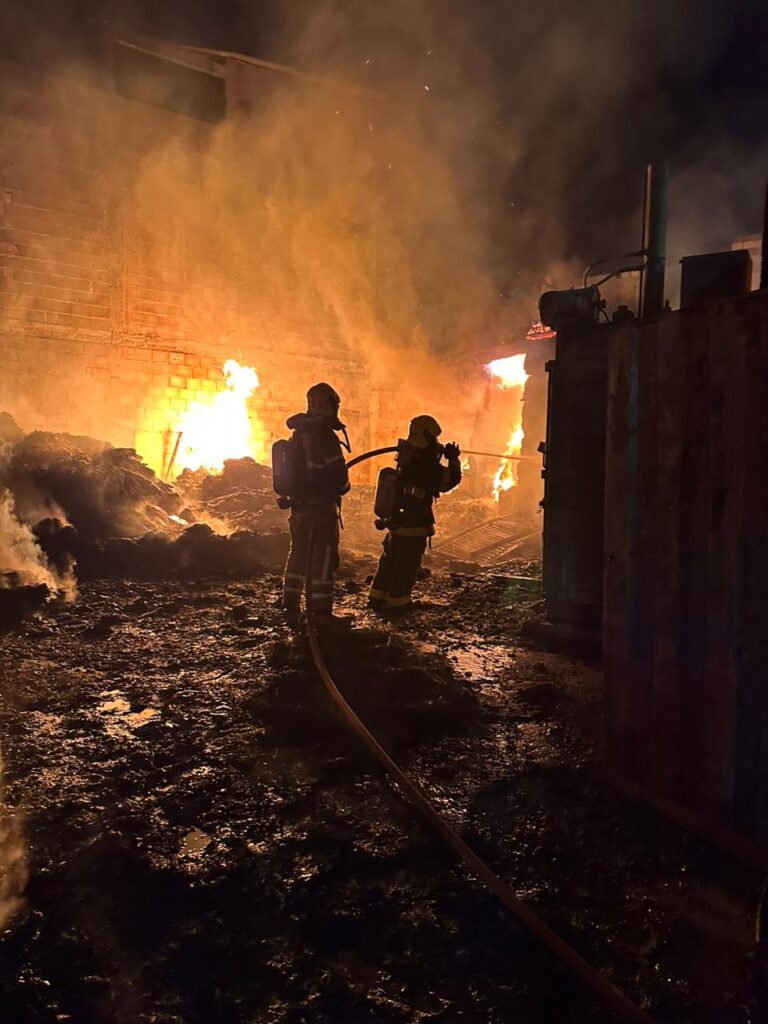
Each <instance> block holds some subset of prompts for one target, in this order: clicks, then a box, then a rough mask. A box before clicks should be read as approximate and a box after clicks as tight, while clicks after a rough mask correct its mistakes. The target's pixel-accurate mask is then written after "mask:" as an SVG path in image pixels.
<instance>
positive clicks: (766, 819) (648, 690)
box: [604, 294, 768, 841]
mask: <svg viewBox="0 0 768 1024" xmlns="http://www.w3.org/2000/svg"><path fill="white" fill-rule="evenodd" d="M767 325H768V295H765V294H763V295H752V296H747V297H744V298H742V299H734V300H729V301H727V302H721V303H717V304H713V305H711V306H709V307H704V308H698V309H695V310H689V311H684V312H682V313H676V314H667V315H665V316H664V317H661V318H659V320H658V321H657V322H656V323H655V324H647V325H643V326H634V325H632V326H628V327H626V328H624V329H623V330H622V331H621V332H619V333H618V334H617V335H615V337H614V339H613V343H612V346H611V361H610V368H609V375H608V427H607V441H606V474H605V486H606V505H605V511H606V521H605V553H606V560H605V598H606V603H605V618H604V660H605V669H606V682H607V693H608V743H607V756H608V761H609V765H610V767H611V768H612V769H613V771H614V772H616V773H617V774H618V775H619V776H620V777H621V779H623V780H624V781H625V782H626V783H628V784H629V785H630V786H633V787H634V788H635V789H636V790H637V791H643V792H644V793H645V794H646V795H647V796H648V798H649V799H652V800H654V801H655V802H656V803H658V804H659V806H662V805H663V806H665V807H676V808H678V809H679V810H680V811H681V813H686V814H688V815H693V816H694V818H695V819H696V820H698V821H699V822H700V823H701V825H702V831H707V832H708V833H709V834H725V833H730V834H736V833H738V834H739V835H741V836H743V837H747V838H749V839H750V840H753V841H763V840H765V839H766V838H768V807H767V806H766V804H767V803H768V601H767V600H766V589H768V326H767Z"/></svg>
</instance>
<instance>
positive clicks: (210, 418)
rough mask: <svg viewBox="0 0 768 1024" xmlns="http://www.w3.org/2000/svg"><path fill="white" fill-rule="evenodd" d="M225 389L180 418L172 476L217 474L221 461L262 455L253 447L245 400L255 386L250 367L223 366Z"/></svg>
mask: <svg viewBox="0 0 768 1024" xmlns="http://www.w3.org/2000/svg"><path fill="white" fill-rule="evenodd" d="M223 369H224V379H225V382H226V388H225V390H224V391H220V392H219V393H218V394H216V395H215V396H214V397H213V399H212V401H211V402H210V403H206V404H203V403H201V402H194V403H193V404H192V405H191V406H190V407H189V409H188V410H187V412H185V413H184V415H183V416H182V417H181V418H180V420H179V424H178V428H177V429H178V431H179V433H180V434H181V440H180V444H179V450H178V453H177V455H176V460H175V463H174V474H178V473H180V472H181V471H182V470H183V469H191V470H195V469H207V470H209V471H212V472H218V471H220V470H222V469H223V468H224V460H225V459H242V458H244V457H245V456H250V457H251V458H254V459H258V458H259V457H260V456H261V457H262V458H263V455H264V453H263V452H261V451H260V450H259V451H257V450H256V447H258V448H259V449H260V448H261V447H262V446H261V445H259V446H256V445H254V443H253V437H252V429H251V419H250V416H249V415H248V399H249V398H250V397H251V395H252V394H253V392H254V391H255V390H256V388H257V387H258V386H259V377H258V374H257V373H256V371H255V370H254V368H253V367H252V366H241V365H240V364H239V363H238V362H237V360H235V359H228V360H227V361H226V362H225V363H224V367H223Z"/></svg>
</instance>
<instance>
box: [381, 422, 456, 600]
mask: <svg viewBox="0 0 768 1024" xmlns="http://www.w3.org/2000/svg"><path fill="white" fill-rule="evenodd" d="M441 433H442V430H441V427H440V424H439V423H438V422H437V420H436V419H435V418H434V417H433V416H417V417H416V418H415V419H413V420H411V424H410V427H409V430H408V437H407V439H406V440H402V439H401V440H400V441H398V444H397V455H396V456H395V463H396V466H397V468H396V469H383V470H382V471H381V473H380V475H379V489H378V492H377V498H376V514H377V516H378V519H377V523H376V525H377V527H379V528H380V529H384V528H386V529H387V530H388V532H387V536H386V539H385V540H384V553H383V554H382V556H381V558H380V560H379V568H378V571H377V572H376V575H375V577H374V579H373V583H372V584H371V589H370V593H369V595H368V601H369V604H370V605H372V606H373V607H374V608H379V609H389V610H392V611H404V610H407V609H408V608H409V607H410V606H411V604H412V601H411V592H412V590H413V587H414V584H415V583H416V578H417V575H418V572H419V569H420V568H421V560H422V558H423V556H424V552H425V550H426V547H427V541H428V539H429V538H430V537H431V536H432V535H433V534H434V532H435V516H434V513H433V511H432V505H433V503H434V501H435V499H436V498H439V497H440V495H441V494H444V493H445V492H446V491H451V490H453V488H454V487H456V486H457V485H458V484H459V483H460V482H461V452H460V450H459V446H458V445H457V444H446V445H445V446H443V445H441V444H439V443H438V440H437V439H438V437H439V436H440V434H441ZM443 458H445V459H446V460H447V465H445V464H444V463H443V462H442V459H443Z"/></svg>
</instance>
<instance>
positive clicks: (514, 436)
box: [487, 352, 529, 501]
mask: <svg viewBox="0 0 768 1024" xmlns="http://www.w3.org/2000/svg"><path fill="white" fill-rule="evenodd" d="M487 369H488V372H489V373H490V374H491V376H492V377H495V378H496V381H497V383H498V385H499V387H500V388H501V389H502V390H503V391H508V390H511V389H513V388H514V389H516V391H517V404H516V413H515V419H514V422H513V424H512V433H511V434H510V436H509V440H508V441H507V447H506V448H505V449H504V454H505V455H519V454H520V452H521V450H522V447H523V438H524V436H525V435H524V434H523V393H524V390H525V382H526V381H527V380H528V376H529V375H528V374H527V373H526V372H525V353H524V352H523V353H521V354H520V355H516V356H506V357H505V358H503V359H494V360H493V361H492V362H490V363H488V366H487ZM517 470H518V467H517V463H516V462H512V461H511V460H510V459H503V460H502V462H501V465H500V466H499V468H498V469H497V470H496V475H495V476H494V478H493V497H494V501H498V500H499V496H500V494H501V492H502V491H508V490H509V489H510V488H511V487H514V486H515V485H516V484H517Z"/></svg>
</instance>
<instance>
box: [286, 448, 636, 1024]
mask: <svg viewBox="0 0 768 1024" xmlns="http://www.w3.org/2000/svg"><path fill="white" fill-rule="evenodd" d="M380 451H386V449H380V450H379V451H376V452H366V453H365V455H359V456H357V458H356V459H352V460H350V462H348V463H347V465H348V466H351V465H353V464H354V463H356V462H361V461H362V460H363V459H364V458H366V457H368V458H370V457H371V456H373V455H376V454H379V453H380ZM314 544H315V527H314V524H313V526H312V529H311V532H310V537H309V550H308V556H307V575H306V584H307V593H306V604H307V615H306V621H307V638H308V640H309V649H310V651H311V653H312V658H313V660H314V662H315V667H316V668H317V671H318V672H319V674H320V678H321V679H322V681H323V684H324V685H325V688H326V690H327V691H328V693H329V695H330V697H331V700H332V701H333V702H334V704H335V705H336V707H337V708H338V709H339V711H340V712H341V714H342V716H343V717H344V719H345V720H346V722H347V723H348V725H350V726H351V727H352V729H353V730H354V731H355V732H356V733H357V735H358V737H359V738H360V739H361V740H362V741H363V743H364V744H365V745H366V747H367V748H368V749H369V750H370V752H371V753H372V754H373V756H374V757H375V758H376V760H377V761H378V762H379V763H380V764H381V765H383V767H384V768H385V770H386V771H387V772H388V773H389V775H390V777H391V778H392V779H393V780H394V781H395V782H396V783H397V785H398V787H399V788H400V790H401V791H402V793H403V794H404V795H405V797H406V798H407V799H408V800H409V801H410V803H411V804H412V805H413V806H414V807H415V808H416V810H417V811H418V812H419V814H421V816H422V817H423V818H424V820H425V821H426V822H427V823H428V824H429V825H431V826H432V828H433V829H434V830H435V832H437V834H438V835H439V836H440V838H441V839H443V840H444V841H445V842H446V843H447V844H448V846H450V847H451V849H452V850H453V851H454V852H455V853H456V854H457V855H458V857H459V858H460V859H461V860H462V861H463V862H464V864H466V866H467V867H468V868H469V870H470V871H471V872H472V873H473V874H474V875H475V876H476V877H477V878H479V879H480V881H481V882H484V883H485V885H487V886H488V888H489V889H490V890H491V892H492V893H493V894H494V895H495V896H496V897H497V898H498V899H499V900H500V901H501V903H503V905H504V906H505V907H506V908H507V910H509V911H510V912H511V913H512V914H513V915H514V916H515V917H516V918H517V920H518V921H520V923H521V924H523V925H524V926H525V927H526V928H527V929H528V930H529V931H530V932H532V933H533V934H534V935H535V936H536V937H537V938H538V939H539V940H540V941H541V942H542V943H543V944H544V945H545V946H546V947H547V949H549V950H550V952H552V953H554V954H555V956H556V957H557V958H558V960H560V962H561V963H563V964H564V965H565V966H566V967H567V968H568V969H569V970H570V971H571V972H572V973H573V974H575V975H576V977H578V978H579V979H580V980H581V981H582V982H583V983H584V984H585V985H586V986H587V987H588V988H590V989H591V990H592V992H593V993H594V994H595V995H596V996H597V997H598V999H600V1001H601V1002H602V1003H603V1004H604V1005H605V1006H606V1007H609V1008H610V1009H611V1010H613V1012H614V1013H616V1014H617V1015H618V1016H619V1017H620V1018H621V1019H622V1020H624V1021H630V1022H632V1024H653V1021H652V1018H651V1017H649V1016H648V1015H647V1014H646V1013H645V1012H644V1011H643V1010H641V1009H640V1008H639V1007H638V1006H636V1005H635V1004H634V1003H633V1002H632V1001H631V1000H630V999H629V998H628V997H627V996H625V995H624V993H623V992H622V991H621V990H620V989H618V988H617V987H616V986H615V985H614V984H612V982H610V981H609V980H608V978H606V977H605V975H603V974H601V973H600V972H599V971H597V970H596V969H595V968H594V967H592V966H591V964H589V963H587V961H586V960H585V959H584V958H583V957H582V956H580V954H579V953H577V952H576V950H575V949H573V948H572V947H571V946H569V945H568V943H567V942H565V941H564V940H563V939H561V938H560V936H559V935H558V934H557V933H556V932H554V931H553V930H552V929H551V928H550V927H549V925H547V924H546V923H545V922H544V921H542V919H541V918H540V917H539V916H538V914H536V913H535V912H534V911H533V910H531V909H530V907H528V906H526V904H525V903H523V902H522V901H521V900H520V899H518V897H517V896H516V895H515V894H514V893H513V892H512V890H511V889H510V888H509V886H508V885H506V884H505V883H504V882H502V880H501V879H500V878H498V877H497V876H496V875H495V874H494V873H493V871H491V869H490V868H489V867H488V865H487V864H486V863H485V862H484V861H482V860H481V859H480V858H479V857H478V856H477V854H476V853H475V852H474V851H473V850H472V849H470V847H469V846H467V844H466V843H465V842H464V840H463V839H462V838H461V837H460V836H459V835H457V834H456V832H454V830H453V829H452V828H451V827H450V825H448V823H447V822H446V821H444V820H443V818H442V817H441V816H440V815H439V814H438V813H437V811H436V810H435V809H434V807H433V806H432V804H431V803H430V802H429V800H427V798H426V797H425V796H424V794H423V793H422V792H421V790H420V789H419V788H418V787H417V786H416V785H415V784H414V783H413V782H411V780H410V779H409V778H408V776H407V775H405V773H404V772H403V771H402V770H401V769H400V768H399V767H398V766H397V764H395V762H394V761H393V760H392V758H391V757H390V756H389V754H388V753H387V752H386V750H385V749H384V748H383V747H382V746H381V744H380V743H379V742H378V740H377V739H376V737H375V736H374V735H373V734H372V733H371V732H369V730H368V728H367V727H366V726H365V724H364V723H363V722H362V720H361V719H360V718H358V716H357V715H356V714H355V712H354V711H353V710H352V708H351V707H350V706H349V704H348V703H347V701H346V700H345V699H344V697H343V696H342V694H341V691H340V690H339V689H338V687H337V686H336V684H335V682H334V681H333V677H332V676H331V673H330V672H329V670H328V666H327V665H326V663H325V659H324V658H323V653H322V651H321V649H320V641H319V639H318V635H317V628H316V624H315V618H314V612H313V609H312V558H313V553H314Z"/></svg>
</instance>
